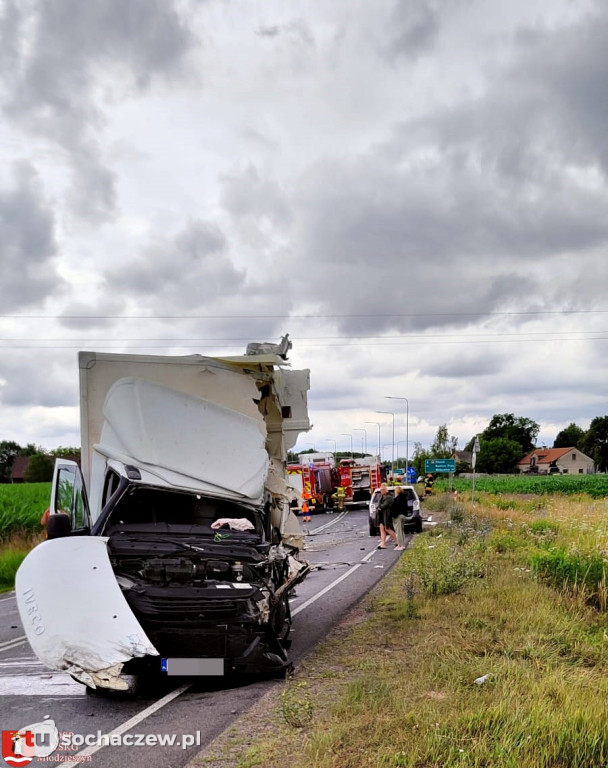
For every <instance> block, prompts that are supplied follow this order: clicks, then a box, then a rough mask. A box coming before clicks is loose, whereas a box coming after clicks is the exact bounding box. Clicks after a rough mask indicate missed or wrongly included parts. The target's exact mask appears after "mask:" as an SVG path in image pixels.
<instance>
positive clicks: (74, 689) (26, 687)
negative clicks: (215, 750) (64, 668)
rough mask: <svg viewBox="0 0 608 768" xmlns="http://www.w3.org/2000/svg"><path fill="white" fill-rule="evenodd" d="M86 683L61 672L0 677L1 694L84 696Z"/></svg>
mask: <svg viewBox="0 0 608 768" xmlns="http://www.w3.org/2000/svg"><path fill="white" fill-rule="evenodd" d="M84 695H85V690H84V685H81V684H80V683H77V682H76V681H74V680H72V678H71V677H70V676H69V675H64V674H62V673H60V672H54V673H53V674H50V673H49V676H48V677H46V676H45V677H41V676H40V672H37V673H36V674H35V675H7V676H6V677H0V696H84Z"/></svg>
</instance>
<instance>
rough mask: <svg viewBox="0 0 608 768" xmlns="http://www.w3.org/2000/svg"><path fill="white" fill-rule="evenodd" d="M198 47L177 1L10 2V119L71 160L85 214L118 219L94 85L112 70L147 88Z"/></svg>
mask: <svg viewBox="0 0 608 768" xmlns="http://www.w3.org/2000/svg"><path fill="white" fill-rule="evenodd" d="M191 44H192V37H191V34H190V32H189V31H188V30H187V29H186V27H185V26H184V24H183V23H182V21H181V20H180V18H179V16H178V15H177V13H176V11H175V9H174V7H173V5H172V3H170V2H161V1H160V0H129V2H126V3H125V2H122V0H95V2H82V1H81V0H55V1H54V2H45V3H35V2H22V3H19V4H17V3H16V2H14V0H7V2H6V3H5V5H4V11H3V13H2V16H1V17H0V49H2V54H1V55H2V59H3V63H4V64H5V66H4V67H3V69H2V72H3V73H4V74H3V83H2V85H3V91H4V98H3V106H4V113H5V116H6V117H7V118H8V119H9V120H10V121H12V122H13V123H15V124H17V125H19V126H21V127H22V128H24V129H26V130H27V131H29V132H31V133H32V134H35V135H38V136H43V137H44V138H46V139H47V140H51V141H54V142H56V143H57V144H58V145H59V146H61V147H62V148H63V150H64V151H65V152H66V153H67V155H68V156H69V157H70V158H71V161H72V168H73V172H74V175H75V180H74V189H73V191H72V198H73V200H76V201H78V206H77V212H78V213H79V214H80V215H81V216H85V217H87V218H91V219H92V220H93V221H99V220H103V219H104V218H107V217H108V216H110V215H111V214H112V212H113V209H114V206H115V190H114V186H115V178H114V175H113V174H112V172H111V171H110V170H108V169H107V168H105V167H104V164H103V157H102V153H101V151H100V149H99V147H98V145H97V144H96V142H95V141H94V139H93V134H94V132H95V131H96V130H98V129H99V128H100V127H101V125H102V124H103V116H102V114H101V111H100V108H99V105H98V104H97V103H96V100H95V96H94V90H95V88H96V86H97V85H98V84H99V82H100V78H103V77H104V76H105V75H107V74H108V73H112V72H115V73H120V76H121V78H122V80H121V86H120V87H129V86H134V87H135V88H137V89H140V90H143V89H145V88H146V87H147V86H148V85H149V84H150V81H151V80H152V79H153V78H155V77H158V76H162V77H170V76H171V75H172V74H174V73H176V72H179V71H180V68H181V67H182V65H183V60H184V56H185V54H186V52H187V51H188V49H189V47H190V46H191Z"/></svg>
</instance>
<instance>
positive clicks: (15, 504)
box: [0, 483, 51, 592]
mask: <svg viewBox="0 0 608 768" xmlns="http://www.w3.org/2000/svg"><path fill="white" fill-rule="evenodd" d="M50 497H51V483H18V484H17V483H15V484H11V485H6V484H0V592H5V591H7V590H9V589H13V587H14V584H15V573H16V572H17V569H18V568H19V566H20V565H21V561H22V560H23V558H24V557H25V556H26V555H27V553H28V552H29V551H30V550H31V549H32V547H34V546H35V545H36V544H38V542H39V541H41V540H42V536H43V530H42V526H41V525H40V518H41V516H42V513H43V512H44V510H45V509H46V508H47V507H48V506H49V502H50Z"/></svg>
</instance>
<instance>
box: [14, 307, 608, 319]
mask: <svg viewBox="0 0 608 768" xmlns="http://www.w3.org/2000/svg"><path fill="white" fill-rule="evenodd" d="M589 314H608V309H551V310H530V311H525V312H406V313H393V312H389V313H382V312H379V313H358V312H357V313H354V314H333V315H321V314H317V313H314V314H308V315H289V314H283V315H6V314H0V318H3V319H5V320H315V319H317V318H323V319H325V320H327V319H336V320H338V319H345V318H363V317H367V318H379V317H380V318H381V317H518V316H529V315H532V316H537V315H589Z"/></svg>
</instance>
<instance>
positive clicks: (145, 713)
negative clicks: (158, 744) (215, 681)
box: [76, 683, 192, 755]
mask: <svg viewBox="0 0 608 768" xmlns="http://www.w3.org/2000/svg"><path fill="white" fill-rule="evenodd" d="M191 685H192V683H187V684H186V685H182V686H181V687H180V688H176V689H175V690H174V691H171V693H168V694H167V695H166V696H163V698H162V699H159V700H158V701H156V702H154V704H151V705H150V706H149V707H146V709H142V711H141V712H140V713H139V714H138V715H135V716H134V717H132V718H131V719H130V720H127V721H126V722H124V723H123V724H122V725H119V726H117V727H116V728H114V729H113V730H111V731H109V733H108V734H104V735H108V736H114V735H115V734H117V733H118V734H122V733H126V731H130V730H131V728H133V727H134V726H136V725H139V723H141V722H142V720H145V719H146V718H147V717H150V715H153V714H154V713H155V712H158V710H159V709H162V708H163V707H164V706H165V705H166V704H169V702H171V701H173V699H177V697H178V696H181V695H182V693H184V692H185V691H187V690H188V688H190V686H191ZM104 746H106V745H105V744H100V745H98V746H94V747H87V748H86V749H83V750H81V751H80V752H77V753H76V754H77V755H94V754H95V752H99V750H100V749H103V747H104Z"/></svg>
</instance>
